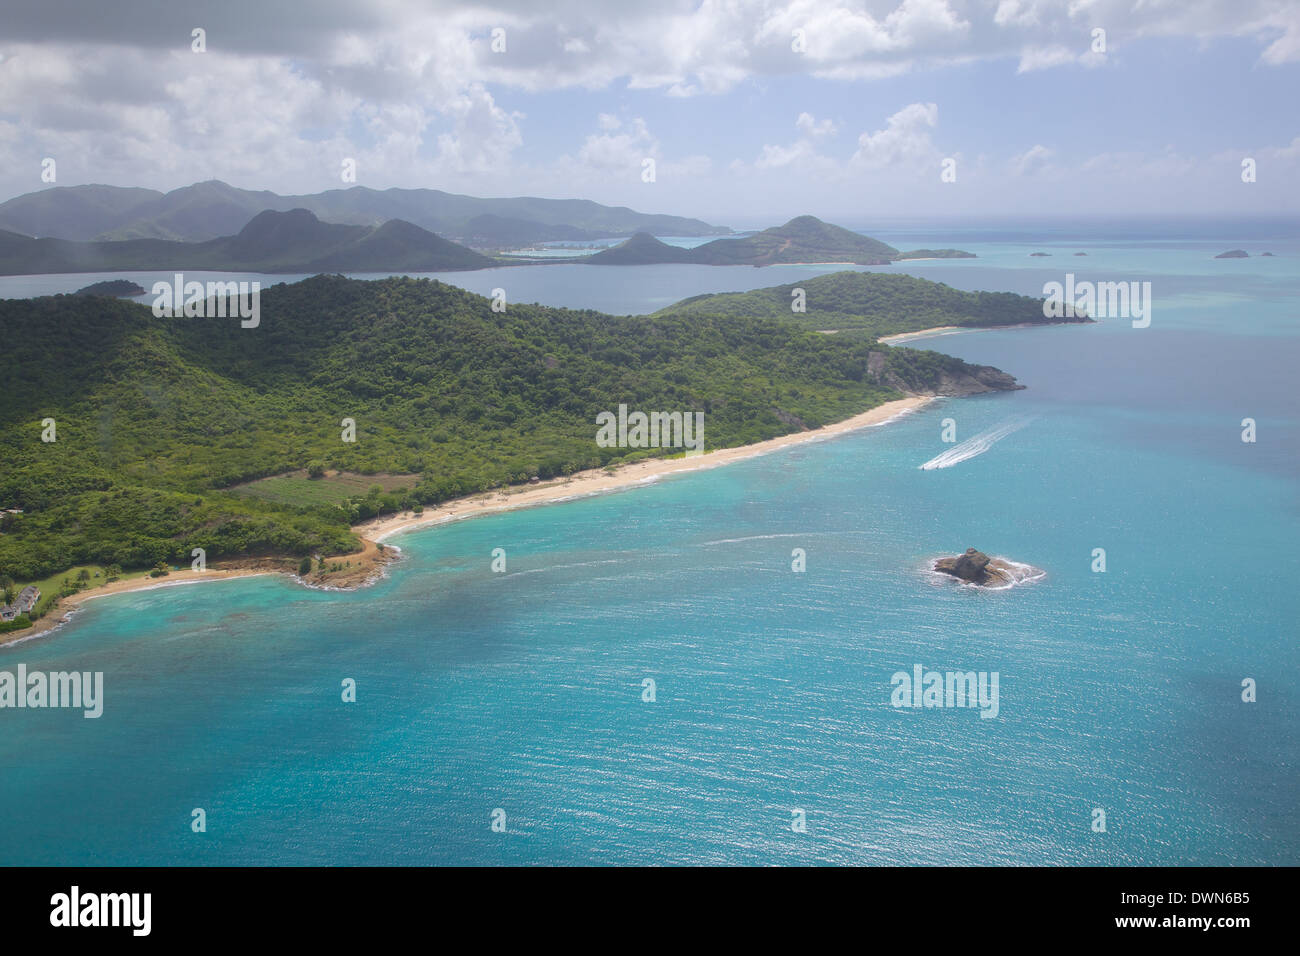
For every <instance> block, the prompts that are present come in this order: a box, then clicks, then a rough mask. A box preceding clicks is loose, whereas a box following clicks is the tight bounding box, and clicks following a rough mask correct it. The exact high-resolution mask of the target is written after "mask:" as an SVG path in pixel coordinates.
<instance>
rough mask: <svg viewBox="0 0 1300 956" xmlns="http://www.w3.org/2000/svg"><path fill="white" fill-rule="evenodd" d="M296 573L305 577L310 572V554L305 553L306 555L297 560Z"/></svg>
mask: <svg viewBox="0 0 1300 956" xmlns="http://www.w3.org/2000/svg"><path fill="white" fill-rule="evenodd" d="M298 574H299V576H301V577H306V576H307V575H309V574H311V555H307V557H305V558H303V559H302V561H301V562H299V564H298Z"/></svg>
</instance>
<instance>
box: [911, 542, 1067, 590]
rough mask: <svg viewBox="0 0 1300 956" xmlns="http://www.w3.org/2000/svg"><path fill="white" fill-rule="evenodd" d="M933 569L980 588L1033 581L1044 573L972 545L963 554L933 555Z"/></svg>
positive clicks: (1008, 585) (1007, 585) (1001, 586)
mask: <svg viewBox="0 0 1300 956" xmlns="http://www.w3.org/2000/svg"><path fill="white" fill-rule="evenodd" d="M933 570H935V571H938V572H939V573H940V574H947V575H950V576H952V577H954V578H957V579H958V580H960V581H963V582H965V583H966V584H971V585H974V586H976V587H983V588H1009V587H1013V586H1015V585H1017V584H1022V583H1024V582H1026V581H1036V580H1038V579H1039V578H1041V577H1043V576H1044V575H1045V574H1046V573H1047V572H1046V571H1044V570H1042V569H1041V568H1035V567H1033V566H1032V565H1028V564H1020V563H1019V562H1016V561H1007V560H1004V559H1003V558H990V557H989V556H988V555H987V554H985V553H984V552H983V551H977V550H976V549H975V548H967V549H966V553H965V554H959V555H957V557H955V558H939V559H937V560H936V561H935V562H934V567H933Z"/></svg>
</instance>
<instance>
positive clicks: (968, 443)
mask: <svg viewBox="0 0 1300 956" xmlns="http://www.w3.org/2000/svg"><path fill="white" fill-rule="evenodd" d="M1028 424H1029V422H1028V420H1022V421H1010V422H1003V423H1002V424H1001V425H998V426H997V427H996V428H990V429H989V430H988V431H986V432H981V433H980V434H978V435H976V436H975V437H974V438H967V439H966V440H965V441H964V442H962V443H961V444H960V445H955V446H953V447H952V448H949V449H948V450H947V451H945V452H943V453H942V454H940V455H936V456H935V457H933V458H931V459H930V460H929V461H927V462H926V463H925V464H924V465H921V470H922V471H934V470H935V469H936V468H951V467H952V466H953V465H960V464H961V463H962V462H963V461H969V460H970V459H971V458H974V457H976V456H977V455H982V454H984V453H985V452H986V451H988V450H989V449H990V448H992V447H993V446H994V445H996V444H997V443H998V442H1000V441H1001V440H1002V439H1004V438H1006V437H1007V436H1008V435H1010V434H1012V433H1013V432H1018V431H1020V429H1022V428H1024V427H1025V426H1026V425H1028Z"/></svg>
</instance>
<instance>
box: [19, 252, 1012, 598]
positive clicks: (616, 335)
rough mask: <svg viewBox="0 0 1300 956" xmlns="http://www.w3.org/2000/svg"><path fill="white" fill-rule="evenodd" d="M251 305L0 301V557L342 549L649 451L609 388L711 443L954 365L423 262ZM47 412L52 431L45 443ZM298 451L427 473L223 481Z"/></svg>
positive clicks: (735, 317) (767, 319)
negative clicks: (225, 315)
mask: <svg viewBox="0 0 1300 956" xmlns="http://www.w3.org/2000/svg"><path fill="white" fill-rule="evenodd" d="M891 278H895V277H891ZM911 281H913V282H916V283H919V284H920V285H919V286H918V293H920V292H924V291H925V289H926V287H928V286H930V285H931V284H930V283H924V282H922V280H911ZM931 291H933V290H931ZM752 295H755V296H759V299H758V300H757V301H762V297H761V295H760V294H759V293H753V294H752ZM1012 298H1017V297H1012ZM905 299H906V297H900V298H898V299H896V300H895V302H896V304H898V305H900V306H907V305H908V303H907V302H906V301H905ZM785 300H786V301H787V302H788V294H787V295H786V296H785ZM261 306H262V308H261V324H260V325H259V326H258V327H257V328H255V329H243V328H240V325H239V322H238V320H232V319H194V318H189V319H185V318H176V319H159V318H155V317H154V316H153V314H152V312H151V311H150V310H149V309H148V308H146V307H144V306H140V305H137V304H133V303H130V302H125V301H118V300H110V299H105V298H98V297H85V296H53V297H46V298H41V299H32V300H6V301H0V341H3V342H4V343H5V348H4V350H3V352H0V375H2V376H3V379H4V382H5V388H4V391H3V396H2V397H0V508H21V509H23V514H21V515H5V516H4V517H3V519H2V523H0V574H7V575H9V576H11V577H13V578H14V579H15V580H18V581H24V580H30V579H33V578H37V577H41V576H44V575H48V574H52V573H57V572H59V571H61V570H63V569H66V568H67V567H69V566H71V565H74V564H83V563H86V564H88V563H94V564H99V565H108V564H116V565H120V566H121V567H123V568H128V569H129V568H139V567H150V566H153V565H154V564H156V563H157V562H159V561H171V562H181V561H185V562H188V561H189V555H190V549H191V548H194V547H202V548H204V549H205V550H206V552H207V557H208V560H210V561H211V560H216V559H218V558H222V557H229V556H233V555H263V554H275V555H295V556H300V555H306V554H309V553H313V552H319V553H324V554H340V553H344V552H347V551H350V550H352V549H354V548H355V546H356V540H355V538H354V536H353V535H352V534H351V532H350V531H349V525H350V524H351V523H354V522H356V521H357V520H361V519H364V518H368V517H371V516H374V515H376V514H378V513H381V512H388V511H394V510H398V509H404V508H408V507H412V506H414V505H416V504H419V503H433V502H438V501H443V500H446V499H449V498H453V497H457V496H460V495H464V494H468V493H472V492H476V491H480V490H484V489H487V488H491V487H498V486H501V485H504V484H508V483H517V482H523V481H526V480H528V479H529V478H531V477H533V476H539V477H542V478H549V477H552V476H557V475H562V474H568V473H572V472H574V471H577V470H580V469H584V468H591V467H597V466H602V465H607V464H609V463H611V462H613V461H616V460H619V459H622V458H627V459H631V458H638V457H644V456H646V455H651V454H658V453H659V452H658V451H657V450H653V449H651V450H644V449H642V450H635V449H620V448H601V447H598V446H597V445H596V443H595V434H596V426H595V418H596V415H597V414H598V413H599V412H601V411H614V410H616V409H617V406H618V405H619V404H620V403H625V404H627V405H628V406H629V408H630V409H633V410H636V409H641V410H646V411H652V410H655V411H674V410H682V411H687V410H698V411H703V412H704V413H705V439H706V444H707V447H709V448H717V447H725V446H731V445H738V444H746V443H750V442H754V441H759V440H762V439H765V438H770V437H773V436H775V435H779V434H784V433H786V432H789V431H792V430H796V429H798V428H799V427H800V425H801V423H802V424H803V425H807V426H808V427H818V426H820V425H823V424H826V423H830V422H833V421H837V420H840V419H843V418H846V417H849V416H850V415H853V414H855V413H858V412H861V411H864V410H865V409H867V408H871V407H873V406H875V405H877V404H880V403H881V402H884V401H886V400H889V399H892V398H897V397H899V393H898V392H897V391H895V390H893V389H890V388H888V387H885V386H882V385H880V384H878V383H876V382H875V381H873V380H872V379H871V378H870V377H869V376H868V375H867V374H866V369H867V362H868V355H869V353H870V352H871V351H885V352H886V353H887V361H888V362H889V365H890V368H891V369H892V370H894V371H895V372H896V373H897V374H899V375H901V376H902V377H903V378H904V379H906V378H907V376H908V375H917V376H920V377H922V378H924V376H926V375H933V374H934V370H935V368H936V367H941V366H944V365H947V366H948V367H953V368H955V367H961V366H963V364H964V363H961V362H959V361H958V360H957V359H952V358H949V357H947V356H940V355H937V354H936V353H916V352H913V351H911V350H906V349H885V348H883V347H881V346H878V345H875V344H874V343H873V342H872V341H871V340H870V339H869V338H866V337H861V336H858V337H845V336H826V335H818V334H815V333H813V332H811V331H809V330H807V329H805V328H800V327H799V325H797V324H796V323H794V322H791V321H790V315H789V311H788V310H789V306H788V304H787V305H786V312H785V313H784V314H777V313H775V312H770V314H769V313H764V314H755V315H748V314H732V315H722V314H715V315H708V314H705V315H701V314H695V313H693V312H683V313H681V314H666V315H654V316H625V317H616V316H609V315H604V314H602V313H598V312H594V311H576V310H569V309H552V308H546V307H542V306H536V305H531V306H529V305H510V306H509V307H508V308H507V310H506V311H505V312H494V311H492V309H491V303H490V301H489V300H488V299H485V298H483V297H481V296H477V295H473V294H471V293H468V292H464V291H462V290H460V289H457V288H454V287H451V286H447V285H444V284H441V283H437V282H431V281H428V280H413V279H387V280H383V281H377V282H364V281H359V280H350V279H345V278H343V277H341V276H317V277H315V278H313V279H309V280H306V281H303V282H299V283H296V284H293V285H283V284H282V285H277V286H274V287H272V288H270V289H268V290H265V291H264V292H263V293H262V303H261ZM760 311H762V310H760ZM911 312H912V309H911V308H905V309H903V311H902V312H901V313H900V314H904V315H908V316H909V317H910V314H911ZM904 321H908V320H904ZM945 321H946V319H945ZM900 330H901V329H894V331H900ZM918 356H920V358H918ZM344 418H351V419H354V420H355V424H356V441H355V442H354V443H346V442H344V441H342V440H341V433H342V430H343V429H342V424H341V423H342V420H343V419H344ZM45 419H53V420H54V426H55V429H56V431H55V437H56V441H53V442H45V441H42V440H41V439H42V434H43V432H45V431H46V428H47V426H46V425H45V424H43V422H44V420H45ZM299 469H306V470H307V471H308V472H309V473H312V474H321V473H323V472H324V471H325V470H327V469H329V470H334V469H337V470H340V471H343V472H345V473H350V474H351V473H359V474H364V475H377V474H380V473H390V474H395V475H419V476H420V477H419V480H418V484H415V486H414V487H412V488H393V489H392V490H388V491H385V490H384V489H383V486H381V483H380V482H378V481H376V483H375V484H376V485H377V486H378V487H374V488H372V489H371V490H370V491H368V492H367V493H366V494H364V495H363V494H359V493H358V494H357V495H354V496H352V497H349V498H347V499H346V500H344V501H342V502H332V501H330V500H328V499H329V496H327V495H326V496H321V497H320V498H318V499H316V500H315V501H314V502H313V500H312V498H311V497H310V496H299V497H298V498H293V497H286V494H285V492H286V491H288V492H292V493H293V494H298V493H299V492H301V488H297V489H294V488H293V487H291V486H282V487H278V488H277V489H276V493H274V494H270V495H259V494H250V493H248V487H247V486H245V487H243V488H237V487H236V486H238V485H241V484H242V483H246V482H249V481H253V480H255V479H259V478H264V477H267V476H272V475H280V474H283V473H286V472H293V471H296V470H299ZM294 480H299V479H294ZM281 484H282V485H283V483H281ZM292 500H301V501H303V502H304V503H303V504H302V505H301V506H294V505H291V504H288V503H286V502H288V501H292Z"/></svg>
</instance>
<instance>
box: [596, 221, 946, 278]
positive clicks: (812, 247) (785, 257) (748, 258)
mask: <svg viewBox="0 0 1300 956" xmlns="http://www.w3.org/2000/svg"><path fill="white" fill-rule="evenodd" d="M921 253H930V254H931V255H932V256H933V257H943V258H956V257H965V256H970V255H971V254H970V253H968V252H960V251H959V250H956V249H941V250H938V251H937V252H936V251H934V250H918V251H917V252H914V253H900V252H899V251H898V250H897V249H895V248H894V247H893V246H890V245H886V244H885V243H883V242H881V241H880V240H878V239H872V238H870V237H868V236H863V235H860V234H859V233H856V232H853V231H851V230H849V229H844V228H842V227H840V226H835V225H831V224H830V223H827V222H822V221H821V220H820V219H818V218H816V217H815V216H799V217H797V218H795V219H791V220H790V221H789V222H787V223H786V224H785V225H784V226H773V227H772V228H771V229H764V230H763V231H762V232H759V233H755V234H754V235H752V236H745V237H743V238H740V239H715V240H713V241H712V242H707V243H705V244H704V245H701V246H696V247H695V248H694V249H683V248H681V247H679V246H670V245H668V244H666V243H663V242H660V241H659V240H658V239H656V238H654V237H653V236H651V235H649V234H647V233H638V234H637V235H635V236H633V237H632V238H631V239H628V240H627V241H626V242H624V243H621V244H620V245H617V246H614V247H613V248H611V249H606V250H604V251H603V252H598V253H596V254H595V255H594V256H591V257H590V258H588V259H587V260H586V261H587V262H588V263H589V264H591V265H594V266H604V265H654V264H658V263H663V262H693V263H696V264H699V265H708V266H770V265H775V264H777V263H797V262H842V263H854V264H858V265H888V264H889V263H890V262H892V261H894V260H895V259H900V258H920V257H921Z"/></svg>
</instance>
